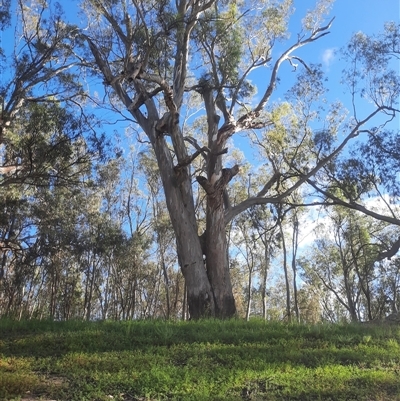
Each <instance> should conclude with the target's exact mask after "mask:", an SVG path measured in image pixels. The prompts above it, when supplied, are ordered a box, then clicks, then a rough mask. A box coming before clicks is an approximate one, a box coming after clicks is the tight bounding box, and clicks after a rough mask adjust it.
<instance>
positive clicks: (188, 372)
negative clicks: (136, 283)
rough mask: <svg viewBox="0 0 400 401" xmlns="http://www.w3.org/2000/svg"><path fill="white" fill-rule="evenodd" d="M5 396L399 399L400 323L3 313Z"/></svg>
mask: <svg viewBox="0 0 400 401" xmlns="http://www.w3.org/2000/svg"><path fill="white" fill-rule="evenodd" d="M0 399H1V400H24V401H27V400H77V401H78V400H79V401H83V400H93V401H94V400H96V401H97V400H99V401H100V400H108V401H109V400H115V401H134V400H183V401H186V400H335V401H337V400H368V401H372V400H382V401H387V400H400V326H397V325H376V326H367V325H317V326H309V325H288V324H283V323H271V322H267V323H266V322H263V321H259V320H253V321H250V322H244V321H240V320H232V321H222V322H221V321H215V320H211V321H200V322H164V321H138V322H90V323H87V322H78V321H70V322H49V321H24V322H14V321H9V320H0Z"/></svg>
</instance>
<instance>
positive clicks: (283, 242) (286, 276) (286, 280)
mask: <svg viewBox="0 0 400 401" xmlns="http://www.w3.org/2000/svg"><path fill="white" fill-rule="evenodd" d="M279 228H280V231H281V237H282V250H283V270H284V272H285V286H286V314H287V318H288V321H289V322H291V321H292V310H291V305H290V304H291V301H290V284H289V274H288V266H287V257H286V242H285V235H284V233H283V228H282V221H281V223H280V225H279Z"/></svg>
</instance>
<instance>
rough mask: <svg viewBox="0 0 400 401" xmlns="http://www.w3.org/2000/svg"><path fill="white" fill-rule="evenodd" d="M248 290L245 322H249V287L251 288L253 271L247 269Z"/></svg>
mask: <svg viewBox="0 0 400 401" xmlns="http://www.w3.org/2000/svg"><path fill="white" fill-rule="evenodd" d="M247 285H248V290H247V308H246V321H249V320H250V312H251V287H252V286H253V269H252V268H250V269H249V279H248V281H247Z"/></svg>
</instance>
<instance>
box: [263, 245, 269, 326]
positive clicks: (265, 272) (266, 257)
mask: <svg viewBox="0 0 400 401" xmlns="http://www.w3.org/2000/svg"><path fill="white" fill-rule="evenodd" d="M263 243H264V264H265V265H264V269H263V272H262V276H261V286H262V287H261V288H262V289H261V299H262V316H263V319H264V320H267V278H268V271H269V262H270V254H269V251H268V247H269V244H268V243H267V241H266V239H265V241H263Z"/></svg>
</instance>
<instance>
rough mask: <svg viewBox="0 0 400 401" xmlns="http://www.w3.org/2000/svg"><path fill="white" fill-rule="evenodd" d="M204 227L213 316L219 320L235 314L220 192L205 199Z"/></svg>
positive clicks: (221, 193) (221, 194)
mask: <svg viewBox="0 0 400 401" xmlns="http://www.w3.org/2000/svg"><path fill="white" fill-rule="evenodd" d="M206 227H207V229H206V248H205V255H206V266H207V275H208V278H209V280H210V283H211V287H212V289H213V294H214V301H215V316H216V317H219V318H229V317H233V316H234V315H235V314H236V306H235V299H234V297H233V291H232V284H231V278H230V272H229V261H228V257H227V241H226V232H225V215H224V206H223V192H222V191H217V192H216V193H213V194H210V195H208V197H207V219H206Z"/></svg>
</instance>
